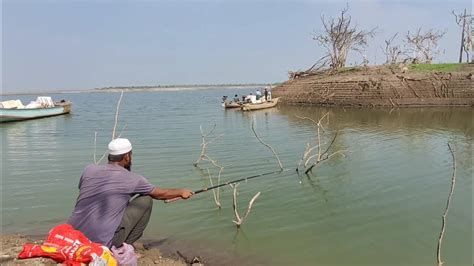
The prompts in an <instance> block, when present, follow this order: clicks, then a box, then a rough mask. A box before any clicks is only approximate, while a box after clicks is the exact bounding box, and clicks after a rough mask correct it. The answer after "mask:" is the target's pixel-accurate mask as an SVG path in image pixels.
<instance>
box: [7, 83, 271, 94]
mask: <svg viewBox="0 0 474 266" xmlns="http://www.w3.org/2000/svg"><path fill="white" fill-rule="evenodd" d="M278 84H280V83H255V84H253V83H251V84H204V85H158V86H114V87H102V88H94V89H79V90H51V91H40V92H12V93H3V92H1V93H0V96H14V95H42V94H43V95H44V94H68V93H107V92H121V91H122V90H123V91H125V92H169V91H190V90H210V89H226V88H227V89H246V88H255V87H268V86H271V87H272V88H273V87H274V86H276V85H278Z"/></svg>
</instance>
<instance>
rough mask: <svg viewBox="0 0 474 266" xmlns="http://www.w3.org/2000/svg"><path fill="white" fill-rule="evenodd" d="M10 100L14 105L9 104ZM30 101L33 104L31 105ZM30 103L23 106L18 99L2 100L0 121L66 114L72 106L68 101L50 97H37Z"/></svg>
mask: <svg viewBox="0 0 474 266" xmlns="http://www.w3.org/2000/svg"><path fill="white" fill-rule="evenodd" d="M45 99H46V100H45ZM11 102H13V103H15V104H14V106H9V104H11ZM32 103H35V104H34V105H31V104H32ZM32 103H30V104H29V105H27V106H23V104H21V102H20V101H18V100H16V101H5V102H2V104H1V105H0V123H4V122H14V121H22V120H28V119H36V118H43V117H50V116H57V115H63V114H68V113H70V112H71V106H72V103H71V102H69V101H64V100H63V101H61V102H53V101H52V100H51V98H50V97H38V99H37V100H36V102H32ZM31 107H32V108H31Z"/></svg>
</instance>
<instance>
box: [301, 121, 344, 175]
mask: <svg viewBox="0 0 474 266" xmlns="http://www.w3.org/2000/svg"><path fill="white" fill-rule="evenodd" d="M328 114H329V113H326V114H324V115H323V116H322V117H321V118H320V119H319V120H318V121H317V122H316V121H315V120H314V119H312V118H309V117H302V116H298V115H297V116H296V117H298V118H300V119H307V120H310V121H312V122H313V124H314V125H315V126H316V139H317V144H316V145H314V146H312V147H311V146H310V144H309V143H307V144H306V149H305V152H304V153H303V156H302V157H301V159H300V161H299V163H298V165H297V166H296V171H297V172H299V167H300V166H301V164H302V163H303V165H304V168H306V167H307V166H308V164H309V163H311V166H310V167H309V168H308V169H306V171H305V174H308V173H309V172H310V171H312V170H313V168H314V167H315V166H317V165H318V164H319V163H321V162H322V161H325V160H328V159H330V158H331V157H333V156H334V155H337V154H341V155H342V156H345V155H344V153H343V152H344V151H345V150H338V151H336V152H333V153H331V154H328V152H329V149H330V148H331V147H332V145H333V144H334V141H335V140H336V138H337V136H338V134H339V131H336V133H335V134H334V137H333V138H332V140H331V142H330V143H329V145H328V146H327V147H326V149H325V150H324V151H321V150H322V149H321V148H322V145H321V135H323V134H325V133H326V130H325V129H324V127H323V125H322V120H323V119H324V118H326V117H327V119H328V121H329V116H328ZM316 148H317V149H318V152H317V154H312V152H313V150H314V149H316ZM312 160H315V161H314V162H312Z"/></svg>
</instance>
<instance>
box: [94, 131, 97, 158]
mask: <svg viewBox="0 0 474 266" xmlns="http://www.w3.org/2000/svg"><path fill="white" fill-rule="evenodd" d="M96 150H97V131H95V132H94V163H95V164H97V159H96V155H95V153H96Z"/></svg>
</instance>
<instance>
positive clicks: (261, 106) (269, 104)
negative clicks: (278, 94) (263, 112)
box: [240, 98, 279, 111]
mask: <svg viewBox="0 0 474 266" xmlns="http://www.w3.org/2000/svg"><path fill="white" fill-rule="evenodd" d="M278 99H279V98H274V99H271V100H269V101H266V102H263V103H245V104H242V106H241V107H240V109H242V111H253V110H260V109H266V108H272V107H275V106H276V105H277V104H278Z"/></svg>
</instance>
